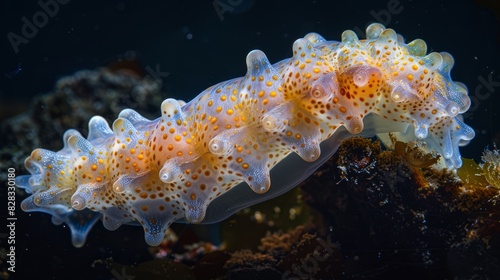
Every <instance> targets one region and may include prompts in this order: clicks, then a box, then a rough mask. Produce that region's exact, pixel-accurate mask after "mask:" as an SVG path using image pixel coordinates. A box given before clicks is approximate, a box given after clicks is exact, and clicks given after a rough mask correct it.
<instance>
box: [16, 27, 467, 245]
mask: <svg viewBox="0 0 500 280" xmlns="http://www.w3.org/2000/svg"><path fill="white" fill-rule="evenodd" d="M366 37H367V38H366V39H365V40H359V39H358V37H357V36H356V34H355V33H354V32H353V31H350V30H347V31H345V32H343V34H342V41H341V42H338V41H326V40H325V39H324V38H323V37H321V36H320V35H318V34H315V33H310V34H308V35H306V36H305V37H304V38H301V39H298V40H296V41H295V42H294V44H293V57H291V58H289V59H285V60H282V61H280V62H278V63H276V64H274V65H271V63H270V62H269V60H268V59H267V57H266V56H265V54H264V53H263V52H262V51H260V50H254V51H251V52H250V53H249V54H248V55H247V58H246V64H247V73H246V75H245V76H244V77H240V78H236V79H232V80H229V81H226V82H222V83H219V84H217V85H214V86H212V87H210V88H208V89H206V90H204V91H203V92H202V93H200V94H199V95H198V96H197V97H196V98H194V99H193V100H191V101H190V102H188V103H185V102H183V101H179V100H174V99H166V100H165V101H163V103H162V104H161V117H159V118H157V119H155V120H148V119H146V118H144V117H142V116H141V115H140V114H139V113H137V112H135V111H133V110H131V109H125V110H123V111H122V112H121V113H120V114H119V116H118V119H117V120H115V121H114V122H113V125H112V128H110V127H109V125H108V123H107V122H106V121H105V120H104V119H103V118H102V117H99V116H95V117H93V118H92V119H91V120H90V122H89V134H88V136H87V138H86V139H85V138H84V137H83V136H82V135H81V134H80V133H79V132H77V131H76V130H68V131H67V132H66V133H65V135H64V139H63V140H64V148H63V149H61V150H60V151H58V152H52V151H48V150H44V149H36V150H34V151H33V152H32V154H31V155H30V156H29V157H28V158H27V159H26V161H25V166H26V168H27V170H28V171H29V172H30V173H31V175H24V176H19V177H17V179H16V181H17V185H18V186H19V187H20V188H23V189H25V190H26V191H27V192H28V193H31V195H30V196H29V197H28V198H26V199H25V200H24V201H23V202H22V204H21V207H22V209H23V210H25V211H41V212H47V213H50V214H51V215H52V216H53V220H54V222H57V223H61V222H65V223H67V224H68V225H69V226H70V228H71V230H72V241H73V244H74V245H75V246H77V247H80V246H82V245H83V244H84V242H85V238H86V235H87V233H88V232H89V231H90V229H91V227H92V225H93V224H94V223H95V222H96V221H97V219H98V218H101V219H102V221H103V224H104V226H105V227H106V228H107V229H109V230H114V229H117V228H118V227H119V226H121V225H122V224H127V223H137V222H139V223H140V224H141V225H142V226H143V228H144V232H145V239H146V242H147V243H148V244H149V245H159V244H160V243H161V241H162V240H163V237H164V232H165V231H166V229H167V228H168V227H169V225H170V224H171V223H173V222H175V221H187V222H189V223H200V222H203V223H210V222H215V221H218V220H221V219H224V218H225V217H227V216H229V215H230V214H232V213H234V212H235V211H237V210H239V209H241V208H243V207H246V206H248V205H251V204H255V203H257V202H259V201H262V200H266V199H269V198H271V197H274V196H277V195H279V194H281V193H283V192H285V191H287V190H289V189H290V188H292V187H293V186H295V185H296V184H297V183H299V182H300V181H301V180H303V179H304V178H305V177H307V176H309V175H310V174H311V173H312V172H313V171H314V170H315V169H316V168H317V167H318V166H319V165H321V164H322V163H323V162H324V161H325V160H326V159H327V158H328V157H329V156H331V155H332V154H333V153H334V152H335V151H336V149H337V147H338V145H339V143H340V141H341V140H343V139H345V138H347V137H351V136H353V135H362V136H373V135H376V134H378V133H386V132H397V133H400V137H402V138H404V139H405V140H419V141H422V142H425V143H426V145H427V147H428V148H429V149H431V150H435V151H436V152H437V153H439V154H440V155H442V157H443V158H444V161H445V163H446V166H447V167H448V168H450V169H455V168H458V167H460V165H461V164H462V161H461V157H460V153H459V148H458V147H459V146H461V145H464V144H466V143H468V142H469V140H471V139H472V138H473V137H474V131H473V130H472V129H471V128H470V127H469V126H467V125H466V124H464V123H463V121H462V117H461V114H462V113H464V112H465V111H467V109H468V108H469V106H470V99H469V97H468V96H467V89H466V87H465V86H464V85H463V84H461V83H458V82H454V81H452V80H451V77H450V70H451V68H452V67H453V63H454V61H453V58H452V56H451V55H450V54H448V53H445V52H442V53H436V52H432V53H429V54H426V52H427V47H426V44H425V42H424V41H422V40H420V39H416V40H414V41H412V42H410V43H408V44H405V43H404V39H403V37H402V36H401V35H398V34H396V32H395V31H394V30H392V29H386V28H385V27H384V26H382V25H381V24H377V23H375V24H371V25H370V26H368V28H367V30H366ZM299 157H300V158H302V160H301V159H299ZM271 182H272V183H273V187H271ZM245 185H248V186H249V188H248V187H247V186H245Z"/></svg>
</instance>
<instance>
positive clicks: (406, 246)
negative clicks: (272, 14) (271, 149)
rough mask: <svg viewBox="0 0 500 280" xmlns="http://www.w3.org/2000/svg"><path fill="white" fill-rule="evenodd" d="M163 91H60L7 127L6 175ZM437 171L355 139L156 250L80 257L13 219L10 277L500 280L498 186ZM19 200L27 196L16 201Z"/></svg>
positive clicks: (108, 76)
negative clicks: (282, 187) (278, 189)
mask: <svg viewBox="0 0 500 280" xmlns="http://www.w3.org/2000/svg"><path fill="white" fill-rule="evenodd" d="M125 69H127V70H125ZM160 88H161V86H160V84H159V81H155V80H154V79H151V78H150V77H145V78H143V75H142V74H141V73H139V72H137V71H135V72H134V71H131V70H130V67H128V68H122V67H118V68H113V69H109V68H105V69H100V70H96V71H81V72H78V73H76V74H74V75H73V76H70V77H66V78H63V79H61V80H60V81H59V82H58V83H57V85H56V88H55V89H54V90H53V92H51V93H49V94H46V95H42V96H39V97H38V98H35V100H34V101H33V103H32V105H31V109H30V110H29V111H28V112H26V113H24V114H22V115H19V116H16V117H14V118H12V119H10V120H8V121H6V122H4V123H3V124H2V127H1V131H0V142H1V143H5V144H4V145H3V146H2V147H1V148H0V168H1V169H2V170H6V169H7V168H9V167H14V168H15V169H16V170H17V174H18V175H20V174H26V173H27V171H25V169H24V168H23V165H22V164H23V160H24V158H25V157H26V156H28V155H29V153H30V152H31V150H32V149H33V148H36V147H43V148H45V149H49V150H58V149H60V148H61V145H62V140H61V139H62V135H63V133H64V131H65V130H66V129H68V128H79V131H80V132H82V134H84V135H85V134H86V128H87V122H88V120H89V119H90V118H91V117H92V116H93V115H101V116H103V117H104V118H106V119H107V120H108V121H109V122H112V121H113V119H114V118H115V117H116V116H117V115H118V113H119V112H120V111H121V110H122V109H124V108H133V109H134V110H136V111H139V112H141V114H143V115H145V116H146V117H151V118H155V117H156V116H157V115H158V114H159V109H158V107H159V104H160V103H161V100H162V99H163V98H165V97H166V95H165V94H164V93H161V92H160ZM497 155H498V154H497ZM436 161H437V158H436V156H434V155H431V154H427V153H425V152H423V151H422V150H421V149H420V147H418V145H416V144H412V143H402V142H398V141H397V140H394V142H393V144H392V146H391V147H382V146H381V144H380V143H379V142H378V141H376V140H373V139H363V138H352V139H348V140H346V141H344V143H343V144H342V145H341V147H340V149H339V150H338V151H337V153H335V155H334V156H333V157H332V158H331V159H330V160H329V161H328V162H327V163H326V164H324V165H323V166H322V167H321V168H319V169H318V170H317V171H316V172H315V173H314V174H313V176H311V177H310V178H308V179H307V180H306V181H305V182H303V183H302V184H300V186H299V187H297V188H295V189H294V190H292V191H290V192H289V193H287V194H285V195H284V196H281V197H278V198H276V199H273V200H271V201H267V202H265V203H262V204H258V205H255V206H253V207H251V208H249V209H245V210H243V211H240V212H239V213H237V214H235V215H234V216H233V217H231V218H229V219H227V220H226V221H224V222H222V223H220V224H215V225H212V226H192V225H183V224H176V225H173V226H172V230H171V231H170V232H169V234H168V235H167V239H166V240H165V242H164V243H163V244H162V245H161V246H159V247H156V248H153V247H151V248H148V247H147V245H146V243H145V242H144V240H143V238H142V230H141V229H140V228H139V227H130V226H123V227H122V228H120V229H119V230H117V231H114V232H109V231H106V230H104V229H103V228H102V226H100V225H97V226H96V228H95V229H94V230H93V231H92V232H91V233H90V235H89V238H88V240H87V244H86V245H85V246H84V247H83V248H81V249H75V248H72V247H71V243H70V238H69V232H68V229H67V228H65V229H64V228H62V227H61V226H54V225H52V224H51V223H50V217H49V216H48V215H45V214H40V213H34V214H27V213H23V212H22V211H21V210H20V209H17V213H18V215H19V220H18V221H19V222H18V228H17V245H16V246H17V248H18V250H17V252H18V262H17V263H18V268H19V271H20V272H19V273H18V274H16V276H18V277H21V278H20V279H23V278H22V276H23V273H28V272H29V271H33V270H38V271H39V273H43V275H45V276H49V278H44V277H41V278H40V279H52V278H53V279H118V280H121V279H498V278H496V277H498V275H500V204H499V199H500V196H499V187H500V186H499V185H496V186H494V183H492V182H491V181H488V180H486V179H487V176H488V174H487V173H485V171H483V170H482V169H481V167H480V166H478V165H477V164H475V163H473V162H472V161H465V164H464V168H462V169H460V170H459V171H458V175H459V176H460V177H458V176H457V175H456V174H454V173H453V172H449V171H446V170H445V171H437V170H436V169H434V166H435V163H436ZM485 175H486V176H485ZM459 178H461V180H460V179H459ZM2 179H5V178H2ZM497 179H498V178H497ZM497 183H498V182H497ZM24 197H26V194H25V193H24V192H23V191H19V192H18V195H17V201H18V202H20V201H21V200H22V199H23V198H24ZM18 204H19V203H18ZM0 252H1V254H0V260H1V262H2V265H3V268H2V269H3V271H2V272H1V274H0V279H9V277H10V276H11V275H10V274H9V273H8V271H6V270H5V267H6V266H5V258H6V249H5V248H2V250H1V251H0ZM75 273H76V274H75ZM26 275H28V274H26ZM65 277H68V278H65Z"/></svg>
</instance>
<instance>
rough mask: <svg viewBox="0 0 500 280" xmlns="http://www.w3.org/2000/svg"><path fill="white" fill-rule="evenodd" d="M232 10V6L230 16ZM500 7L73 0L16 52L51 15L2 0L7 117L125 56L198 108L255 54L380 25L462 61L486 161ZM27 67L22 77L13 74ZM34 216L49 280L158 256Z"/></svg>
mask: <svg viewBox="0 0 500 280" xmlns="http://www.w3.org/2000/svg"><path fill="white" fill-rule="evenodd" d="M66 1H67V0H66ZM42 2H47V0H42ZM214 3H216V5H215V6H217V8H218V9H219V11H217V9H216V8H215V7H214ZM224 6H225V7H228V8H230V9H229V10H226V11H223V10H224ZM388 6H389V7H388ZM498 6H499V4H498V1H497V0H475V1H473V0H468V1H466V0H461V1H451V0H450V1H446V0H438V1H430V0H426V1H409V0H399V1H397V0H390V1H389V0H383V1H360V0H349V1H320V0H316V1H258V0H253V1H251V0H232V1H229V0H219V1H212V0H210V1H132V0H130V1H82V0H71V1H69V2H68V3H67V4H59V11H58V12H57V13H56V14H55V15H54V16H49V17H48V21H47V23H46V24H45V25H44V26H43V27H41V28H38V30H37V32H36V34H35V35H34V36H33V37H32V38H29V39H28V42H27V43H26V44H20V45H19V51H18V52H17V53H16V52H15V50H14V48H13V46H12V44H11V42H9V39H8V34H9V33H11V32H12V33H15V34H17V35H22V30H21V29H22V27H23V24H24V23H23V21H22V20H21V19H22V18H23V17H26V18H27V19H28V20H29V21H30V22H33V15H34V14H35V13H37V12H39V11H42V9H41V7H40V6H39V4H37V1H18V0H10V1H9V0H2V1H1V2H0V72H3V73H0V121H2V120H4V119H5V118H7V117H9V116H13V115H15V114H17V113H20V112H23V111H24V110H26V109H27V108H28V104H29V102H30V99H31V98H32V97H33V96H35V95H38V94H43V93H47V92H49V91H50V90H51V89H52V88H53V86H54V84H55V82H56V81H57V80H58V79H59V78H61V77H63V76H67V75H71V74H73V73H74V72H76V71H79V70H82V69H95V68H98V67H103V66H106V65H109V64H110V63H113V62H116V61H118V60H120V59H124V58H131V57H133V58H136V59H137V60H138V61H139V62H140V63H141V65H142V66H143V67H144V68H146V67H148V66H149V67H151V68H152V69H155V68H156V67H157V65H158V67H159V69H160V70H161V71H162V72H168V73H169V75H168V76H167V77H165V78H163V83H164V84H163V87H164V89H163V92H165V93H166V95H165V96H164V97H165V98H166V97H167V96H168V97H175V98H181V99H184V100H186V101H188V100H190V99H192V98H193V97H195V96H196V95H197V94H198V93H199V92H201V91H202V90H203V89H205V88H207V87H208V86H210V85H213V84H215V83H218V82H221V81H224V80H228V79H230V78H233V77H238V76H242V75H244V74H245V70H246V66H245V56H246V54H247V53H248V52H249V51H251V50H253V49H257V48H258V49H261V50H263V51H264V52H265V53H266V55H267V56H268V58H269V60H270V61H271V62H276V61H279V60H281V59H284V58H287V57H290V56H291V49H292V44H293V42H294V40H295V39H297V38H300V37H302V36H304V35H305V34H307V33H308V32H313V31H314V32H318V33H320V34H321V35H322V36H323V37H325V38H327V39H330V40H340V35H341V33H342V32H343V31H344V30H346V29H354V30H364V29H365V27H366V26H367V25H368V24H369V23H371V22H374V21H380V22H381V23H383V24H385V25H386V26H388V27H390V28H394V29H395V30H396V31H397V32H398V33H400V34H402V35H403V36H404V37H405V38H406V39H407V42H409V41H411V40H413V39H416V38H422V39H424V40H425V41H426V42H427V46H428V49H429V51H446V52H449V53H451V54H452V55H453V56H454V58H455V60H456V64H455V68H454V69H453V71H452V78H453V79H454V80H458V81H461V82H463V83H465V84H466V85H467V86H468V88H469V91H470V95H471V96H473V105H472V106H473V109H471V110H470V112H469V113H467V114H466V115H465V121H466V123H468V124H470V125H471V126H472V127H473V128H474V129H475V130H476V134H477V136H476V138H475V139H474V140H473V141H472V142H471V144H469V145H468V146H467V147H465V148H463V149H462V153H463V156H464V157H468V158H472V157H474V158H479V157H480V154H481V151H482V150H483V149H484V148H485V147H486V146H487V145H490V147H491V144H492V139H495V138H500V135H499V132H500V122H498V120H499V116H498V112H499V109H498V107H499V106H500V97H499V96H500V73H499V72H498V71H499V70H500V58H499V57H500V56H499V51H500V48H499V46H500V35H499V34H500V33H499V32H500V27H499V17H500V12H499V7H498ZM391 11H393V13H392V14H391ZM394 11H396V12H394ZM19 64H21V67H22V70H21V71H19V72H18V73H17V74H15V73H13V72H16V71H15V70H16V69H17V68H18V65H19ZM485 81H490V82H489V83H488V82H486V84H485ZM159 106H160V104H158V108H159ZM159 114H160V113H159V110H158V111H157V115H159ZM1 144H2V143H0V145H1ZM34 148H35V147H34ZM2 172H3V171H2ZM29 216H30V217H28V216H26V217H24V218H23V219H22V221H20V223H24V224H23V225H22V228H20V229H18V231H17V242H18V245H17V253H18V256H19V259H18V262H17V266H18V267H17V269H18V271H21V272H20V273H19V274H17V276H19V277H21V276H22V277H24V275H28V274H29V273H31V272H34V271H37V275H38V279H67V278H65V277H66V275H73V277H72V278H73V279H91V278H94V279H100V278H98V277H97V276H95V275H97V272H96V270H95V269H91V268H90V264H91V263H92V261H93V260H95V259H98V258H100V259H104V258H107V257H114V259H115V260H117V261H121V262H128V264H132V263H133V262H134V261H144V260H145V259H143V258H144V256H147V253H145V250H146V249H145V248H146V244H145V243H144V241H143V236H142V230H141V229H139V228H134V229H135V230H133V231H132V233H129V232H127V238H128V242H123V240H122V238H116V239H115V238H114V236H116V237H122V235H123V232H124V230H123V228H124V227H122V228H121V229H119V230H117V231H115V232H108V231H105V230H102V226H101V225H96V228H97V229H96V231H93V232H91V233H90V235H89V238H88V241H87V245H86V246H85V247H84V248H82V249H74V248H72V246H71V243H70V235H69V231H68V229H62V228H61V227H56V226H54V225H52V224H51V223H50V219H49V217H48V216H47V215H43V214H38V213H37V214H32V215H29ZM35 218H36V219H41V220H42V221H41V225H39V226H37V228H32V227H30V226H29V224H28V221H29V220H30V219H35ZM2 232H3V229H2ZM96 232H97V233H96ZM113 239H115V241H113ZM3 241H4V240H2V241H1V242H2V244H3ZM131 260H132V261H131ZM71 273H74V274H71ZM102 277H103V278H102V279H110V277H112V276H111V275H110V274H109V273H108V274H105V276H102Z"/></svg>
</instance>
